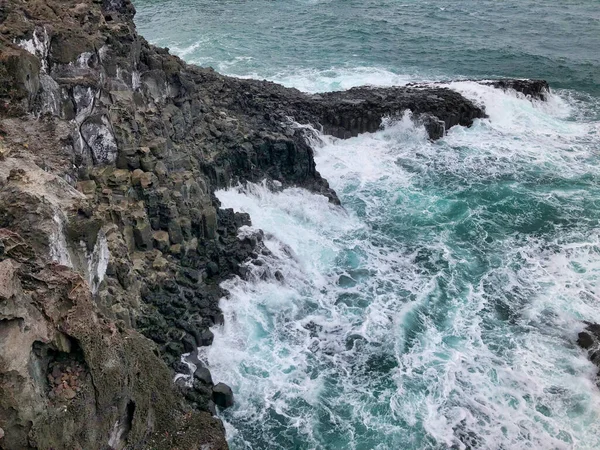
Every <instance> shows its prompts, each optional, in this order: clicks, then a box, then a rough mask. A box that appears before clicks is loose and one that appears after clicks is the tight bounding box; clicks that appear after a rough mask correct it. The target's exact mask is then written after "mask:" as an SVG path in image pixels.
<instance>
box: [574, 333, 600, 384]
mask: <svg viewBox="0 0 600 450" xmlns="http://www.w3.org/2000/svg"><path fill="white" fill-rule="evenodd" d="M577 345H579V346H580V347H581V348H583V349H584V350H587V352H588V357H589V358H590V361H592V362H593V363H594V364H595V365H596V366H598V368H599V371H598V380H597V383H598V385H600V325H599V324H597V323H589V322H586V327H585V329H584V330H583V331H581V332H580V333H579V334H578V336H577Z"/></svg>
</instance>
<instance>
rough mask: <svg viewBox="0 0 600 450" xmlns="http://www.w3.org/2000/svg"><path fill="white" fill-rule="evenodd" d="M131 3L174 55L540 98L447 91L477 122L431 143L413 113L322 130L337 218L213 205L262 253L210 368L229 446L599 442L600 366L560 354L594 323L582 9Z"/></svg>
mask: <svg viewBox="0 0 600 450" xmlns="http://www.w3.org/2000/svg"><path fill="white" fill-rule="evenodd" d="M136 6H137V8H138V19H137V20H138V25H139V26H140V28H141V31H142V33H143V34H144V35H145V36H146V37H147V38H149V39H150V40H151V41H153V42H156V43H158V44H160V45H167V46H169V47H171V48H172V49H173V50H175V51H176V52H179V53H180V54H181V55H182V57H184V58H186V59H188V60H189V61H191V62H196V63H200V64H206V65H213V66H215V67H216V68H218V69H219V70H221V71H224V72H227V73H229V74H235V75H238V76H259V77H266V78H269V79H273V80H276V81H280V82H283V83H284V84H286V85H289V86H295V87H298V88H300V89H303V90H306V91H312V92H316V91H321V90H332V89H343V88H348V87H351V86H354V85H360V84H364V83H369V84H374V85H382V86H386V85H393V84H403V83H406V82H408V81H413V80H418V81H430V80H448V79H457V78H458V79H460V78H462V79H465V78H472V77H478V76H481V77H493V76H498V75H505V76H529V77H540V78H547V79H549V81H550V82H551V83H552V86H553V93H552V94H551V95H550V97H549V99H548V101H546V102H541V101H531V100H530V99H527V98H524V97H523V96H522V95H519V94H516V93H515V92H504V91H501V90H497V89H493V88H491V87H486V86H482V85H479V84H477V83H474V82H469V81H458V82H452V83H450V84H449V87H450V88H452V89H455V90H457V91H458V92H460V93H462V94H463V95H465V96H466V97H468V98H470V99H472V100H473V101H475V102H476V103H478V104H481V105H483V106H485V108H486V111H487V113H488V115H489V118H488V119H483V120H476V121H475V123H474V124H473V126H472V127H471V128H463V127H454V128H452V129H451V130H449V133H448V135H447V136H445V137H444V138H443V139H441V140H439V141H436V142H430V141H429V140H428V139H427V136H426V133H425V130H424V129H423V128H420V127H418V126H415V125H414V123H413V122H412V120H411V117H410V114H409V113H407V114H405V116H404V117H402V118H396V119H395V120H393V121H392V120H387V121H386V122H385V124H384V127H383V128H382V130H380V131H378V132H376V133H371V134H368V133H367V134H363V135H360V136H358V137H356V138H352V139H348V140H338V139H335V138H332V137H329V136H321V135H318V133H316V132H314V133H313V138H312V142H313V146H314V148H315V152H316V163H317V168H318V170H319V171H320V173H321V174H322V175H323V176H324V177H325V178H326V179H327V180H328V181H329V183H330V184H331V186H332V187H333V188H334V189H335V190H336V191H337V193H338V195H339V197H340V199H341V201H342V206H341V207H339V206H334V205H332V204H330V203H329V202H328V201H327V199H326V198H324V197H322V196H319V195H316V194H313V193H310V192H307V191H306V190H303V189H298V188H292V189H286V190H283V191H281V192H272V191H270V190H269V189H267V188H266V187H265V185H263V184H260V183H259V184H251V185H248V186H245V187H241V186H232V187H231V188H230V189H227V190H222V191H219V192H217V196H218V197H219V199H220V201H221V203H222V204H223V206H224V207H230V208H234V209H235V210H237V211H243V212H248V213H249V214H250V216H251V217H252V227H244V228H243V229H242V230H240V233H241V234H242V235H244V234H246V233H255V232H258V230H263V231H264V233H265V238H264V241H263V242H264V245H265V247H266V248H267V249H268V250H269V252H264V254H261V256H260V261H259V262H248V263H246V265H247V266H248V269H249V273H250V276H249V279H248V280H241V279H232V280H230V281H228V282H226V283H225V287H226V288H227V289H228V291H229V292H230V296H229V297H228V298H225V299H223V300H222V301H221V307H222V309H223V312H224V314H225V324H224V325H223V326H220V327H216V328H214V329H213V331H214V333H215V341H214V344H213V345H212V346H211V347H209V348H206V349H204V354H203V355H202V356H203V357H204V358H205V360H206V361H207V363H208V364H209V366H210V369H211V371H212V374H213V378H214V379H215V380H217V381H223V382H225V383H227V384H229V385H230V386H231V387H232V388H233V391H234V394H235V400H236V404H235V406H233V407H232V408H230V409H228V410H225V411H221V412H220V417H221V418H222V419H223V421H224V423H225V425H226V429H227V433H228V440H229V444H230V446H231V448H232V449H236V450H237V449H254V450H258V449H356V450H367V449H382V450H383V449H448V448H455V449H467V448H469V449H505V450H511V449H596V448H600V417H599V415H600V391H599V390H598V388H597V386H596V384H595V383H596V373H597V371H598V370H597V368H596V367H595V366H594V365H593V364H592V363H590V362H589V361H588V359H587V356H586V354H585V352H584V351H583V350H581V349H580V348H578V346H577V345H576V339H577V333H578V332H579V331H581V330H582V329H583V327H584V324H583V321H584V320H588V321H598V322H600V291H599V286H598V277H599V275H600V223H599V219H600V164H599V163H600V161H599V159H600V99H599V98H598V95H599V91H598V82H599V79H598V74H599V73H600V71H599V67H600V61H599V53H598V48H600V42H599V41H600V28H599V14H598V11H599V9H600V8H599V7H598V6H599V5H598V4H597V3H596V2H593V1H588V2H584V1H570V2H564V3H563V4H560V5H558V4H555V2H544V1H535V2H534V1H528V0H525V1H522V2H516V1H507V2H502V3H501V4H498V2H491V1H481V2H473V1H459V2H452V3H450V2H440V1H430V2H424V1H423V2H415V1H412V2H411V1H407V2H404V3H401V2H392V1H389V0H388V1H386V0H377V1H375V0H373V1H371V0H364V1H362V2H360V3H359V2H354V1H344V2H343V1H336V0H329V1H318V0H313V1H301V0H297V1H292V0H287V1H281V2H267V1H246V2H243V1H225V2H218V3H217V2H208V1H198V0H196V1H191V0H187V1H177V2H175V1H141V0H140V1H138V2H136ZM276 18H277V20H276ZM174 21H178V22H177V23H175V22H174ZM157 23H160V24H164V27H163V28H160V27H156V26H155V25H156V24H157ZM176 30H178V32H176ZM276 272H278V273H277V276H276Z"/></svg>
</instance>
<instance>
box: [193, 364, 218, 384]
mask: <svg viewBox="0 0 600 450" xmlns="http://www.w3.org/2000/svg"><path fill="white" fill-rule="evenodd" d="M194 378H195V379H196V380H199V381H201V382H202V383H204V384H206V385H212V384H213V380H212V376H211V374H210V370H208V369H207V368H206V367H198V368H197V369H196V371H195V372H194Z"/></svg>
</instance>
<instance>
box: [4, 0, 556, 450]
mask: <svg viewBox="0 0 600 450" xmlns="http://www.w3.org/2000/svg"><path fill="white" fill-rule="evenodd" d="M134 13H135V10H134V8H133V5H132V4H131V3H130V1H129V0H78V1H74V0H61V1H58V0H29V1H24V0H0V337H1V339H0V427H1V428H2V431H1V433H0V436H2V437H0V447H1V448H6V449H50V448H53V449H56V450H58V449H77V448H81V449H106V448H110V449H122V448H144V449H153V448H156V449H167V448H168V449H171V448H178V449H181V450H184V449H185V450H187V449H198V448H207V449H208V448H211V449H221V448H226V447H227V444H226V442H225V440H224V430H223V427H222V424H221V422H220V421H219V420H218V419H216V418H214V417H213V414H214V412H215V404H216V405H219V406H220V407H228V406H230V405H231V403H232V401H233V394H232V392H231V390H230V389H229V388H228V387H227V386H225V385H223V384H222V383H219V381H220V380H213V379H212V377H211V375H210V372H209V371H208V370H207V369H206V368H204V367H202V364H201V362H200V361H195V362H196V363H197V364H196V366H197V367H196V371H195V373H194V374H193V376H192V374H191V373H189V367H188V365H186V364H184V363H182V362H181V360H180V357H181V355H182V354H183V353H191V354H192V356H191V357H190V359H191V360H192V362H194V361H193V355H194V354H195V352H196V349H197V347H199V346H206V345H210V344H211V343H212V333H211V332H210V330H209V328H210V327H211V326H213V325H215V324H220V323H222V321H223V315H222V314H221V312H220V309H219V304H218V303H219V299H221V298H222V297H224V296H226V292H224V291H223V289H222V288H221V287H220V282H221V281H223V280H224V279H226V278H228V277H231V276H235V275H238V276H243V273H241V272H240V268H239V265H240V263H242V262H243V261H245V260H247V259H249V258H253V257H256V256H257V255H256V251H257V249H258V247H259V246H260V245H259V243H260V240H261V235H260V234H256V235H254V236H244V237H243V238H238V228H239V227H241V226H243V225H248V224H250V218H249V217H248V216H247V215H244V214H237V213H234V212H233V211H232V210H223V209H220V208H219V206H220V205H219V202H218V200H217V199H216V197H215V196H214V191H215V189H218V188H221V187H225V186H228V185H230V184H233V183H238V182H242V183H243V182H248V181H262V180H264V179H267V180H270V181H278V182H279V183H280V184H281V185H283V186H301V187H304V188H306V189H310V190H312V191H314V192H317V193H321V194H323V195H325V196H327V197H328V198H329V199H330V200H331V201H332V202H334V203H339V200H338V199H337V196H336V194H335V192H334V191H333V190H332V189H330V188H329V186H328V184H327V181H326V180H324V179H323V178H322V177H321V176H320V174H319V173H318V171H317V170H316V168H315V162H314V160H313V151H312V149H311V147H310V145H309V143H308V140H307V139H306V135H305V130H306V127H301V126H298V125H297V124H298V123H300V124H303V125H311V126H313V127H315V128H317V129H321V130H322V131H324V132H325V133H329V134H333V135H335V136H338V137H340V138H347V137H351V136H355V135H357V134H358V133H361V132H372V131H375V130H377V129H378V128H379V127H380V125H381V121H382V119H383V118H384V117H385V116H392V117H393V116H396V115H401V114H403V113H404V111H406V110H407V109H410V110H411V111H412V115H413V118H414V120H416V121H418V122H419V123H422V124H423V125H424V126H425V127H426V129H427V130H428V132H429V134H430V136H431V138H432V139H435V138H439V137H441V136H442V135H443V134H444V132H445V130H447V129H448V128H449V127H451V126H454V125H459V124H460V125H464V126H469V125H471V124H472V122H473V120H474V119H476V118H482V117H485V111H484V110H483V109H482V108H481V107H480V106H477V105H475V104H473V103H472V102H471V101H469V100H467V99H465V98H464V97H462V96H461V95H460V94H458V93H456V92H454V91H451V90H449V89H446V88H444V87H443V86H441V85H432V86H409V87H398V88H389V89H375V88H355V89H351V90H349V91H347V92H337V93H328V94H321V95H307V94H303V93H301V92H299V91H297V90H294V89H286V88H284V87H282V86H279V85H276V84H274V83H270V82H267V81H255V80H239V79H233V78H228V77H224V76H222V75H219V74H217V73H215V72H214V71H213V70H212V69H203V68H198V67H193V66H189V65H187V64H185V63H184V62H183V61H181V60H180V59H178V58H176V57H174V56H172V55H170V54H169V53H168V50H167V49H160V48H155V47H153V46H151V45H149V44H148V43H147V42H146V41H145V40H144V39H143V38H142V37H140V36H138V34H137V33H136V30H135V26H134V24H133V16H134ZM497 83H500V84H498V86H497V87H501V88H512V89H516V90H520V91H521V92H523V93H525V94H526V95H531V96H534V97H536V96H537V97H541V96H542V91H543V90H544V89H547V86H546V85H539V86H538V87H535V86H533V85H532V83H531V82H527V81H518V82H515V81H512V82H511V81H501V82H497ZM536 89H537V90H536ZM262 251H266V250H264V249H263V250H262ZM176 373H179V374H180V375H184V377H181V376H179V378H178V379H177V382H176V383H173V380H174V377H175V374H176ZM215 383H217V384H216V386H215Z"/></svg>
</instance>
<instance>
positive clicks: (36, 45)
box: [16, 27, 50, 73]
mask: <svg viewBox="0 0 600 450" xmlns="http://www.w3.org/2000/svg"><path fill="white" fill-rule="evenodd" d="M16 44H17V45H18V46H19V47H21V48H23V49H25V50H27V51H28V52H29V53H31V54H32V55H35V56H37V57H38V58H39V59H40V63H41V64H42V73H46V72H47V71H48V53H49V52H50V37H49V36H48V30H46V28H45V27H44V28H43V31H40V30H39V29H36V30H34V32H33V36H32V38H31V39H22V40H20V41H17V42H16Z"/></svg>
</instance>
